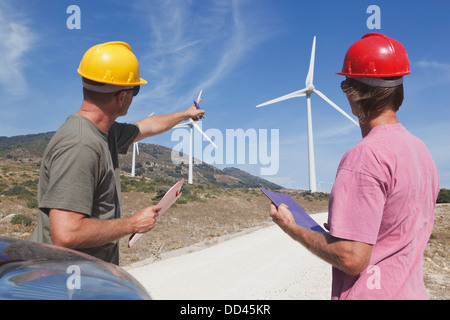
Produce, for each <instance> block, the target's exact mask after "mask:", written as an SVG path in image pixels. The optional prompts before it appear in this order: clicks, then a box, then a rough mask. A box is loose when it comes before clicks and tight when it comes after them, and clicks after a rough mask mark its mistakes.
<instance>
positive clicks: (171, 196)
mask: <svg viewBox="0 0 450 320" xmlns="http://www.w3.org/2000/svg"><path fill="white" fill-rule="evenodd" d="M183 183H184V178H183V179H181V180H180V181H178V182H177V183H176V184H174V185H173V186H172V188H170V189H169V191H167V192H166V194H165V195H164V197H163V198H162V199H161V200H160V201H159V202H158V204H159V205H160V206H161V207H162V208H161V210H159V212H158V216H161V215H162V214H163V213H164V212H166V211H167V209H169V208H170V206H171V205H172V204H174V202H175V201H177V199H178V198H179V197H181V194H182V191H181V187H182V186H183ZM142 235H143V233H134V234H132V235H131V236H130V238H129V239H128V248H131V246H132V245H133V244H135V243H136V241H137V240H138V239H139V238H140V237H141V236H142Z"/></svg>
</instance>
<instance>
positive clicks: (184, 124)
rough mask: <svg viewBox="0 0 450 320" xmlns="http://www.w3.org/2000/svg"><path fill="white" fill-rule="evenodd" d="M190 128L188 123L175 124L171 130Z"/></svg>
mask: <svg viewBox="0 0 450 320" xmlns="http://www.w3.org/2000/svg"><path fill="white" fill-rule="evenodd" d="M190 126H191V124H190V123H189V122H185V123H179V124H177V125H176V126H174V127H173V128H172V129H175V128H187V127H190Z"/></svg>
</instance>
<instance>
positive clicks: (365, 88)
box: [341, 77, 404, 120]
mask: <svg viewBox="0 0 450 320" xmlns="http://www.w3.org/2000/svg"><path fill="white" fill-rule="evenodd" d="M393 79H398V77H397V78H386V80H393ZM341 89H342V91H343V92H344V93H346V94H347V95H348V96H349V97H350V98H351V99H352V100H353V101H355V102H356V103H357V104H358V105H359V106H360V107H361V110H362V113H363V114H362V115H360V116H361V119H362V120H364V119H366V118H369V117H370V116H376V115H378V114H380V113H381V112H383V111H384V110H386V109H388V108H390V109H392V110H394V111H395V112H397V111H398V109H399V108H400V106H401V105H402V103H403V98H404V93H403V84H401V85H398V86H395V87H390V88H385V87H372V86H369V85H367V84H364V83H362V82H359V81H358V80H356V79H353V78H346V79H345V80H344V81H342V83H341Z"/></svg>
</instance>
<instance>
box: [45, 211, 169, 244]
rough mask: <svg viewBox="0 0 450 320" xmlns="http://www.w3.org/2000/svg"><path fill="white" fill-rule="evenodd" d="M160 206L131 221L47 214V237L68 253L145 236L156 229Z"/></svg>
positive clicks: (62, 212) (59, 212) (142, 213)
mask: <svg viewBox="0 0 450 320" xmlns="http://www.w3.org/2000/svg"><path fill="white" fill-rule="evenodd" d="M160 209H161V206H153V207H148V208H145V209H142V210H140V211H139V212H137V213H135V214H134V215H133V216H131V217H127V218H121V219H112V220H101V219H97V218H91V217H89V216H88V215H85V214H81V213H77V212H72V211H67V210H60V209H51V210H50V235H51V238H52V242H53V244H55V245H58V246H62V247H66V248H71V249H87V248H93V247H98V246H101V245H104V244H106V243H109V242H112V241H115V240H117V239H119V238H121V237H124V236H126V235H129V234H132V233H145V232H147V231H150V230H151V229H153V227H154V226H155V217H156V215H157V212H158V211H159V210H160Z"/></svg>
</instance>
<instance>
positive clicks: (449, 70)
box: [414, 60, 450, 84]
mask: <svg viewBox="0 0 450 320" xmlns="http://www.w3.org/2000/svg"><path fill="white" fill-rule="evenodd" d="M414 65H415V66H416V67H419V68H420V69H421V70H422V71H423V72H425V73H426V74H428V75H430V80H431V81H432V83H433V84H438V83H445V82H449V81H450V63H442V62H437V61H429V60H420V61H418V62H415V63H414ZM428 84H430V83H428Z"/></svg>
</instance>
